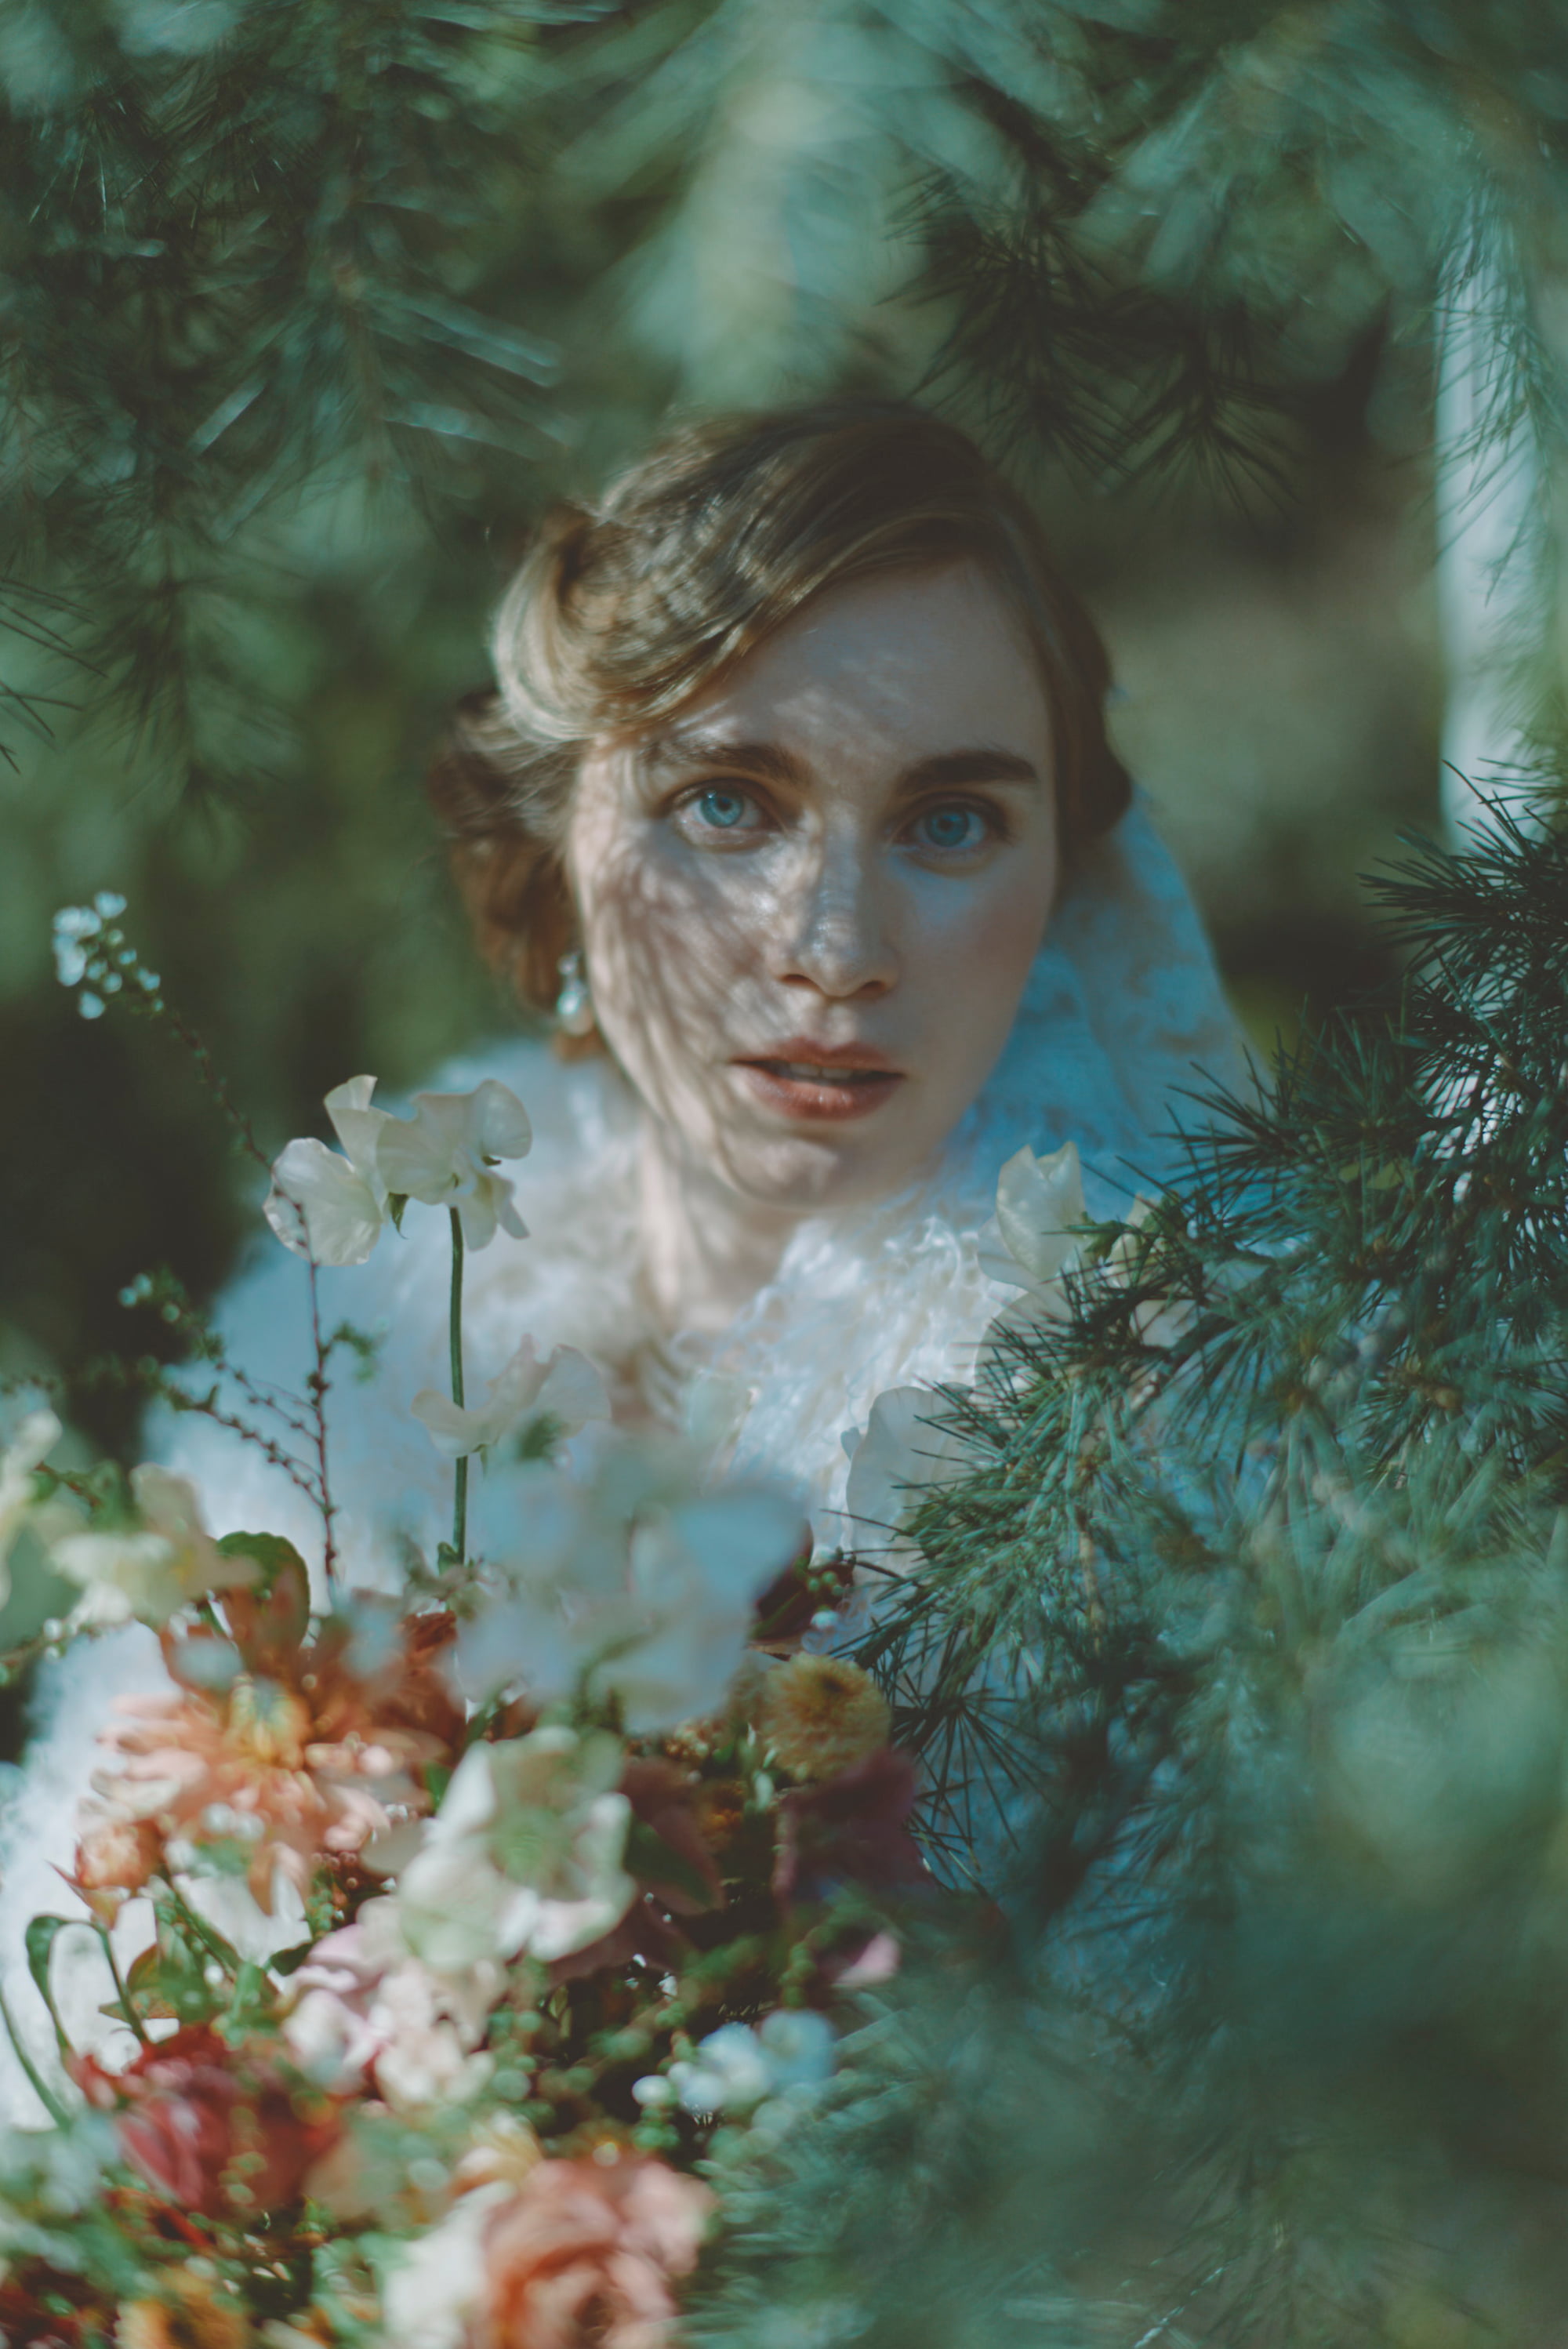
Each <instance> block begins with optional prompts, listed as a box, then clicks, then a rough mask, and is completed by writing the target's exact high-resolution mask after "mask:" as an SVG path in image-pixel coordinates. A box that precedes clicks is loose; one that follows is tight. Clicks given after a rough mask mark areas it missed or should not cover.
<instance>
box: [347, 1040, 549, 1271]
mask: <svg viewBox="0 0 1568 2349" xmlns="http://www.w3.org/2000/svg"><path fill="white" fill-rule="evenodd" d="M532 1140H533V1134H532V1130H531V1127H530V1125H529V1122H528V1112H527V1111H526V1110H525V1109H524V1108H523V1106H522V1103H521V1102H520V1101H519V1100H518V1098H517V1095H516V1094H515V1093H514V1092H509V1091H508V1089H507V1087H506V1086H505V1085H503V1084H499V1083H498V1082H497V1081H496V1080H495V1079H494V1078H493V1077H487V1078H486V1079H485V1081H484V1082H483V1084H481V1085H478V1086H476V1087H475V1089H474V1091H473V1092H471V1093H416V1094H415V1096H414V1115H413V1117H412V1118H391V1119H389V1120H388V1121H387V1123H386V1124H385V1125H383V1126H382V1128H381V1130H380V1133H379V1134H378V1136H377V1145H376V1155H377V1166H378V1168H379V1171H380V1176H381V1180H382V1181H383V1183H384V1184H385V1185H386V1187H387V1191H388V1192H390V1193H392V1194H393V1195H396V1196H401V1197H404V1198H409V1199H418V1200H419V1201H421V1202H422V1203H423V1204H424V1205H425V1206H428V1207H455V1208H456V1209H457V1211H458V1213H459V1216H461V1218H462V1226H463V1238H464V1241H465V1242H466V1244H467V1245H468V1246H469V1247H470V1248H482V1247H488V1246H489V1244H490V1241H491V1240H492V1239H493V1238H494V1237H495V1235H496V1230H497V1226H500V1229H501V1230H503V1231H507V1232H510V1233H511V1237H513V1239H519V1240H520V1239H522V1238H524V1237H526V1236H527V1234H526V1226H524V1224H523V1222H522V1219H521V1216H519V1215H518V1212H517V1210H516V1208H515V1207H514V1206H512V1203H511V1191H512V1186H511V1184H510V1183H509V1182H507V1181H506V1179H505V1178H504V1177H503V1176H501V1175H499V1174H496V1173H495V1172H494V1169H495V1167H496V1165H497V1164H498V1163H499V1162H500V1160H501V1159H503V1158H523V1157H526V1156H527V1154H528V1151H529V1148H530V1146H531V1143H532Z"/></svg>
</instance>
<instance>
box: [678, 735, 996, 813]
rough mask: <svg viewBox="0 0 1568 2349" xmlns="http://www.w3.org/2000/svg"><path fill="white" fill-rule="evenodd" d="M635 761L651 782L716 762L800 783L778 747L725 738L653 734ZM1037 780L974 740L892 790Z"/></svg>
mask: <svg viewBox="0 0 1568 2349" xmlns="http://www.w3.org/2000/svg"><path fill="white" fill-rule="evenodd" d="M639 759H640V763H641V765H642V768H643V771H644V772H645V775H646V776H647V777H648V778H649V779H650V781H659V780H662V778H663V777H664V776H665V775H666V774H670V775H678V774H684V773H686V772H689V771H690V770H691V769H693V768H695V767H707V766H713V765H716V764H723V765H725V766H729V767H738V768H741V769H743V770H744V771H745V772H746V773H748V774H750V775H756V776H757V777H758V779H759V780H760V781H768V782H776V783H783V784H799V781H800V780H801V777H800V770H799V765H798V764H797V762H796V761H794V760H793V759H792V758H791V757H790V756H789V752H788V751H787V750H780V748H779V745H778V743H776V742H743V741H739V740H736V739H735V738H734V737H732V736H729V735H724V734H696V733H694V734H658V735H655V737H654V738H653V740H651V741H648V742H646V743H645V744H644V745H643V747H642V750H641V751H640V753H639ZM1039 781H1040V771H1039V769H1038V768H1037V766H1036V765H1035V763H1034V761H1033V760H1032V759H1026V758H1024V757H1023V756H1022V755H1021V753H1020V752H1018V751H1016V750H1003V749H1002V748H1001V747H1000V745H999V744H996V743H991V742H976V743H972V744H967V745H965V748H963V749H962V750H937V751H934V752H933V754H932V756H931V757H930V758H928V759H916V760H915V761H914V762H913V765H911V766H908V767H905V768H904V769H903V771H902V773H900V774H899V775H898V776H897V777H896V778H895V780H894V783H893V790H894V792H895V794H896V795H898V796H899V797H904V798H906V797H909V796H911V795H912V794H913V793H916V792H932V791H953V790H956V789H959V788H961V787H962V786H963V785H964V784H965V783H1032V784H1034V785H1036V786H1038V784H1039Z"/></svg>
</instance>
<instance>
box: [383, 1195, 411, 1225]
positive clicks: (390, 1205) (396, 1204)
mask: <svg viewBox="0 0 1568 2349" xmlns="http://www.w3.org/2000/svg"><path fill="white" fill-rule="evenodd" d="M407 1204H408V1194H407V1191H389V1192H388V1193H387V1214H388V1215H389V1216H391V1218H392V1225H393V1229H394V1230H395V1231H397V1232H399V1233H400V1232H401V1231H402V1229H403V1210H404V1208H405V1207H406V1206H407Z"/></svg>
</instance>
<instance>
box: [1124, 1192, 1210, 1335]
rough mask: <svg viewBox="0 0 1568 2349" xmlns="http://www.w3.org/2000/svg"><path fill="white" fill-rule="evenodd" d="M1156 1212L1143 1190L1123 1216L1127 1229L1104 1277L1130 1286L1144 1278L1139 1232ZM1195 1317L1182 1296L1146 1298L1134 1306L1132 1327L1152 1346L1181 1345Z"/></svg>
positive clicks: (1151, 1201)
mask: <svg viewBox="0 0 1568 2349" xmlns="http://www.w3.org/2000/svg"><path fill="white" fill-rule="evenodd" d="M1154 1212H1155V1202H1154V1201H1153V1200H1152V1199H1146V1198H1145V1197H1144V1196H1143V1195H1142V1194H1141V1193H1140V1195H1139V1196H1138V1197H1137V1198H1136V1199H1134V1201H1133V1203H1132V1206H1131V1209H1130V1212H1129V1214H1128V1215H1127V1216H1126V1217H1125V1219H1124V1221H1125V1226H1126V1227H1125V1229H1124V1230H1122V1231H1121V1232H1119V1234H1118V1235H1117V1237H1116V1239H1115V1241H1114V1242H1113V1244H1112V1247H1111V1250H1110V1253H1109V1256H1108V1257H1106V1260H1105V1277H1106V1278H1107V1280H1108V1281H1109V1282H1111V1283H1112V1284H1113V1285H1115V1286H1117V1287H1120V1288H1130V1287H1131V1286H1132V1285H1133V1284H1134V1283H1135V1282H1136V1281H1138V1280H1139V1279H1140V1278H1144V1277H1145V1276H1144V1275H1143V1271H1142V1264H1141V1258H1142V1255H1143V1243H1142V1242H1141V1241H1140V1238H1139V1237H1138V1235H1139V1234H1140V1232H1141V1231H1142V1230H1143V1228H1144V1226H1145V1225H1146V1224H1148V1223H1149V1221H1150V1218H1151V1217H1152V1216H1153V1214H1154ZM1195 1319H1197V1316H1196V1314H1195V1313H1194V1311H1193V1309H1192V1307H1191V1305H1190V1304H1189V1303H1188V1302H1187V1301H1186V1300H1185V1299H1181V1298H1174V1299H1161V1298H1157V1297H1146V1298H1145V1299H1143V1300H1142V1302H1141V1303H1140V1304H1138V1305H1135V1306H1134V1307H1133V1309H1132V1326H1133V1328H1134V1330H1136V1331H1137V1333H1138V1338H1139V1341H1140V1344H1141V1345H1144V1346H1147V1347H1150V1349H1154V1348H1160V1347H1166V1346H1174V1345H1176V1344H1178V1343H1179V1342H1180V1340H1181V1339H1182V1338H1184V1337H1185V1336H1186V1334H1187V1332H1188V1330H1190V1329H1191V1326H1192V1323H1193V1321H1194V1320H1195Z"/></svg>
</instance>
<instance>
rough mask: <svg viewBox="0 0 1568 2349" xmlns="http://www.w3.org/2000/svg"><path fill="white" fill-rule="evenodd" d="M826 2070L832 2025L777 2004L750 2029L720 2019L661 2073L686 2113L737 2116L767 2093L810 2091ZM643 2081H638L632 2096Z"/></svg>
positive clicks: (828, 2070) (646, 2098)
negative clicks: (686, 2056)
mask: <svg viewBox="0 0 1568 2349" xmlns="http://www.w3.org/2000/svg"><path fill="white" fill-rule="evenodd" d="M832 2069H833V2026H832V2024H831V2023H830V2022H829V2021H828V2018H827V2016H826V2015H825V2014H818V2013H815V2012H814V2011H813V2010H811V2009H810V2008H806V2007H801V2008H789V2007H780V2008H779V2010H778V2011H777V2013H773V2014H769V2015H768V2016H766V2017H765V2018H764V2020H763V2021H762V2022H761V2023H759V2024H758V2026H757V2028H756V2029H755V2030H753V2028H752V2026H751V2025H750V2024H749V2023H722V2024H721V2025H720V2026H719V2028H718V2029H717V2031H710V2032H709V2033H708V2034H707V2038H706V2039H700V2040H699V2041H698V2042H697V2044H696V2050H695V2052H694V2054H692V2056H691V2057H690V2058H689V2059H687V2060H686V2061H684V2062H677V2063H675V2064H671V2065H670V2066H669V2070H668V2072H667V2074H666V2075H665V2077H666V2078H667V2080H668V2082H669V2085H670V2087H671V2088H672V2089H673V2090H674V2092H675V2095H676V2097H677V2098H678V2100H679V2101H680V2103H681V2104H683V2105H684V2106H686V2111H687V2112H688V2113H748V2112H751V2111H753V2110H755V2108H756V2106H758V2105H760V2104H761V2103H762V2102H763V2101H764V2099H765V2098H767V2097H769V2096H776V2095H786V2094H792V2095H796V2096H799V2095H802V2094H803V2093H804V2094H810V2091H811V2090H813V2089H815V2088H818V2087H820V2085H821V2084H822V2082H823V2081H824V2080H826V2079H827V2078H829V2077H830V2075H831V2072H832ZM655 2076H656V2075H655ZM646 2085H648V2084H647V2083H645V2082H644V2081H641V2080H639V2081H638V2082H637V2084H636V2086H635V2087H634V2089H633V2092H632V2093H633V2095H637V2091H638V2089H641V2088H644V2087H645V2086H646ZM638 2100H639V2102H641V2103H645V2104H651V2103H656V2102H657V2101H658V2099H657V2098H655V2097H653V2096H642V2097H639V2099H638Z"/></svg>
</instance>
